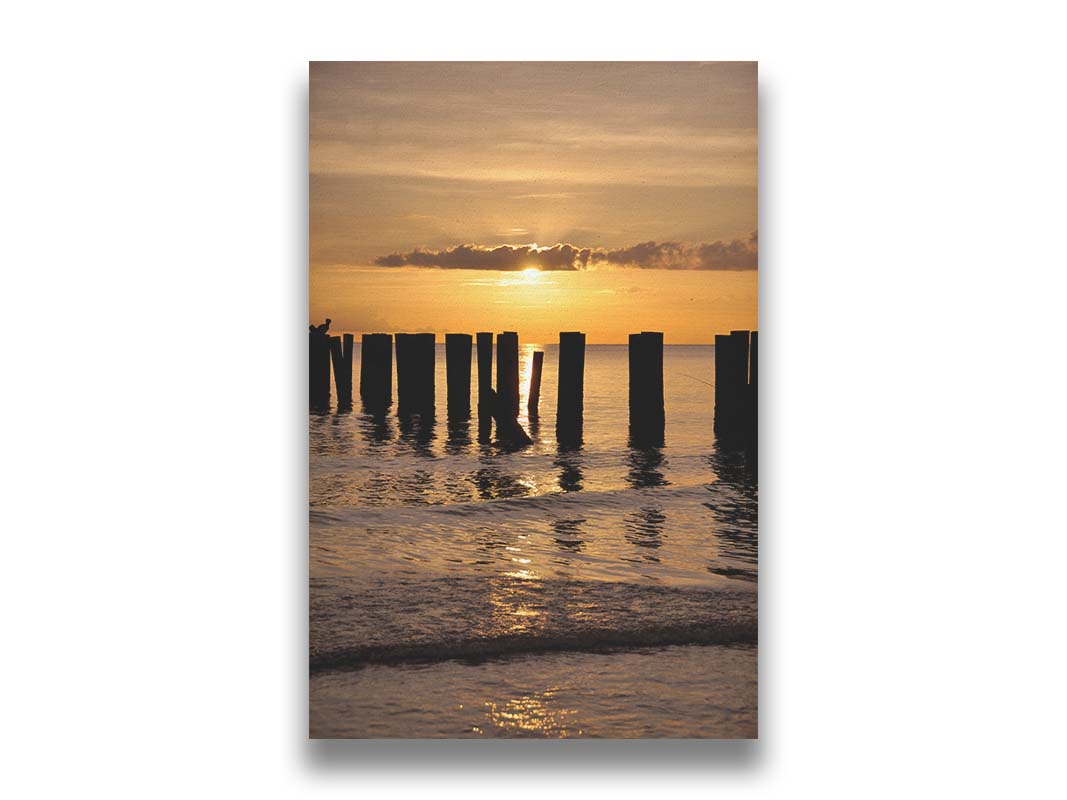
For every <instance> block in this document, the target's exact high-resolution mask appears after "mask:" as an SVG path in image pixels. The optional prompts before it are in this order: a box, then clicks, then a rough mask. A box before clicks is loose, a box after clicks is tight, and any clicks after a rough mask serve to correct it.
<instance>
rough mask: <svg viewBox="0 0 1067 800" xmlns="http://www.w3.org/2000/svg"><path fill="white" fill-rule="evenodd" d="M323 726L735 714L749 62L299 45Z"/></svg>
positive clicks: (746, 573)
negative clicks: (305, 76)
mask: <svg viewBox="0 0 1067 800" xmlns="http://www.w3.org/2000/svg"><path fill="white" fill-rule="evenodd" d="M310 115H311V117H310V308H309V320H308V325H309V328H308V388H309V412H310V413H309V417H308V426H309V430H308V435H309V474H310V481H309V486H310V498H309V501H310V502H309V528H310V531H309V536H310V541H309V562H310V575H309V612H310V620H309V652H308V665H309V673H310V676H309V691H310V698H309V717H310V718H309V733H310V736H311V737H312V738H474V739H489V738H498V737H532V738H735V739H736V738H755V737H757V735H758V726H757V716H758V714H757V708H758V704H757V697H758V684H757V652H758V650H757V639H758V629H757V586H758V574H757V564H758V535H757V504H758V481H757V452H758V447H757V416H758V415H757V407H758V374H759V373H758V351H759V348H758V338H759V337H758V333H757V328H758V324H757V267H758V261H759V236H758V205H757V183H758V181H757V174H758V171H757V166H758V130H757V67H756V64H755V62H702V63H683V62H651V63H637V62H618V63H595V62H579V63H561V62H537V63H535V62H526V63H523V62H507V63H486V62H478V63H453V62H450V63H429V62H406V63H405V62H389V63H367V62H313V63H312V64H311V65H310Z"/></svg>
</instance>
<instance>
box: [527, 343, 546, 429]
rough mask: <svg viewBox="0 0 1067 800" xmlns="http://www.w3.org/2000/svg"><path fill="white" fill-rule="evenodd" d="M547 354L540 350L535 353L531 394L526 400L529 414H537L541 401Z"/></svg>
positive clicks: (531, 372)
mask: <svg viewBox="0 0 1067 800" xmlns="http://www.w3.org/2000/svg"><path fill="white" fill-rule="evenodd" d="M544 361H545V354H544V352H543V351H541V350H538V351H537V352H536V353H534V354H533V364H532V365H531V368H530V396H529V397H528V398H527V400H526V411H527V413H528V415H529V416H531V417H536V416H537V406H538V404H539V403H540V402H541V366H542V365H543V364H544Z"/></svg>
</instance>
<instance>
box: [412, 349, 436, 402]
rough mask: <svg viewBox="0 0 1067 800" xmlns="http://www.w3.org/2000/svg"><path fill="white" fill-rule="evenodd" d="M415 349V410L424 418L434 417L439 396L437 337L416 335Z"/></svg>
mask: <svg viewBox="0 0 1067 800" xmlns="http://www.w3.org/2000/svg"><path fill="white" fill-rule="evenodd" d="M414 347H415V365H416V366H415V370H416V372H415V387H416V388H415V392H416V395H415V397H416V399H415V403H416V405H415V410H416V411H417V412H418V413H419V414H421V415H423V416H433V414H434V407H435V405H436V395H437V387H436V383H435V377H436V371H437V370H436V368H437V337H436V336H435V335H434V334H432V333H416V334H414Z"/></svg>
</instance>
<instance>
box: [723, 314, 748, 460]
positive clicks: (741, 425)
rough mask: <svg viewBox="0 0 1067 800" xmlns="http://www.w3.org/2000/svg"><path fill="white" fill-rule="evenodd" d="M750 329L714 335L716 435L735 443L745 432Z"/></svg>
mask: <svg viewBox="0 0 1067 800" xmlns="http://www.w3.org/2000/svg"><path fill="white" fill-rule="evenodd" d="M748 336H749V332H748V331H730V335H729V336H716V337H715V435H716V436H718V437H719V438H721V439H723V440H724V441H727V442H735V441H737V440H739V439H741V438H743V437H744V434H745V407H746V405H747V403H746V397H747V395H748Z"/></svg>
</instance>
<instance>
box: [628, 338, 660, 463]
mask: <svg viewBox="0 0 1067 800" xmlns="http://www.w3.org/2000/svg"><path fill="white" fill-rule="evenodd" d="M665 419H666V417H665V413H664V408H663V334H662V333H658V332H652V331H642V332H641V333H631V334H630V437H631V439H632V440H633V441H634V443H635V444H642V445H660V444H662V443H663V432H664V423H665Z"/></svg>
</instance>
